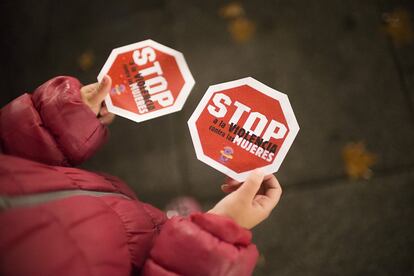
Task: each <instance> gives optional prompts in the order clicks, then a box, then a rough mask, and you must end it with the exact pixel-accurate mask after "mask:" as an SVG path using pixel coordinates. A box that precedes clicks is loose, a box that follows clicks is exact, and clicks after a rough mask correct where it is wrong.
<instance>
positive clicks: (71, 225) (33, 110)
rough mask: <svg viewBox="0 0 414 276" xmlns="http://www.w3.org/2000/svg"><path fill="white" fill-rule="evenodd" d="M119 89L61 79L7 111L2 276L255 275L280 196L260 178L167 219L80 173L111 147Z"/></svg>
mask: <svg viewBox="0 0 414 276" xmlns="http://www.w3.org/2000/svg"><path fill="white" fill-rule="evenodd" d="M110 88H111V79H110V78H109V77H108V76H105V77H104V79H103V81H102V82H101V83H100V84H92V85H87V86H82V85H81V83H80V82H79V81H78V80H77V79H75V78H72V77H56V78H54V79H51V80H50V81H48V82H46V83H45V84H43V85H42V86H40V87H39V88H37V89H36V90H35V91H34V93H33V94H23V95H22V96H20V97H18V98H17V99H15V100H14V101H12V102H11V103H9V104H8V105H6V106H5V107H3V108H2V109H1V110H0V142H1V151H2V154H0V275H5V276H6V275H7V276H8V275H34V276H36V275H99V276H101V275H111V276H113V275H147V276H149V275H161V276H163V275H165V276H167V275H168V276H172V275H214V276H217V275H235V276H242V275H250V274H251V273H252V271H253V269H254V266H255V263H256V260H257V257H258V252H257V249H256V246H255V245H254V244H252V243H251V238H252V237H251V236H252V235H251V232H250V230H249V229H251V228H252V227H254V226H255V225H257V224H258V223H260V222H261V221H263V220H264V219H266V217H267V216H268V215H269V213H270V212H271V210H272V209H273V208H274V207H275V206H276V204H277V202H278V201H279V198H280V195H281V188H280V185H279V183H278V182H277V180H276V178H275V177H274V176H273V175H269V176H264V175H263V174H262V173H261V172H260V171H254V172H253V173H252V174H251V175H250V176H249V178H248V179H247V180H246V181H245V182H244V183H243V185H241V183H237V182H235V181H234V180H228V181H227V182H226V183H225V184H224V185H222V189H223V191H224V192H226V193H228V195H227V196H226V197H224V198H223V199H222V200H221V201H220V202H219V203H218V204H217V205H216V206H215V207H214V208H213V209H211V210H210V211H208V212H207V213H194V214H192V215H190V216H189V217H186V218H185V217H179V216H175V217H173V218H171V219H167V218H166V216H165V215H164V213H163V212H162V211H160V210H158V209H156V208H155V207H153V206H151V205H149V204H146V203H143V202H141V201H139V200H138V199H137V197H136V195H135V194H134V193H133V192H132V191H131V190H130V189H129V188H128V186H127V185H125V184H124V183H123V182H122V181H121V180H119V179H117V178H115V177H113V176H109V175H105V174H100V173H92V172H88V171H85V170H82V169H78V168H75V167H73V166H76V165H79V164H81V163H82V162H83V161H85V160H86V159H88V158H89V157H91V156H92V155H93V154H94V153H95V152H96V151H97V150H98V148H99V147H100V146H101V145H102V144H103V143H104V142H105V139H106V137H107V134H108V130H107V127H106V125H108V124H109V123H110V122H111V121H112V119H113V115H112V114H110V113H109V112H108V111H107V109H106V107H105V106H104V105H103V99H104V97H105V96H106V95H107V94H108V92H109V90H110Z"/></svg>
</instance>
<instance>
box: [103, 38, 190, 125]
mask: <svg viewBox="0 0 414 276" xmlns="http://www.w3.org/2000/svg"><path fill="white" fill-rule="evenodd" d="M105 75H109V76H110V77H111V78H112V89H111V92H110V93H109V95H108V96H107V97H106V98H105V104H106V106H107V107H108V110H109V112H112V113H114V114H117V115H119V116H122V117H125V118H128V119H131V120H133V121H136V122H142V121H145V120H149V119H153V118H155V117H159V116H162V115H166V114H169V113H172V112H176V111H179V110H181V109H182V107H183V105H184V103H185V101H186V99H187V97H188V95H189V93H190V91H191V89H192V88H193V86H194V83H195V81H194V79H193V76H192V75H191V72H190V70H189V68H188V66H187V63H186V62H185V59H184V56H183V54H182V53H180V52H178V51H176V50H174V49H171V48H169V47H167V46H164V45H162V44H160V43H158V42H155V41H153V40H150V39H148V40H144V41H141V42H138V43H134V44H131V45H127V46H124V47H120V48H116V49H114V50H112V52H111V54H110V55H109V58H108V60H107V61H106V63H105V65H104V66H103V68H102V70H101V72H100V73H99V75H98V81H101V80H102V78H103V77H104V76H105Z"/></svg>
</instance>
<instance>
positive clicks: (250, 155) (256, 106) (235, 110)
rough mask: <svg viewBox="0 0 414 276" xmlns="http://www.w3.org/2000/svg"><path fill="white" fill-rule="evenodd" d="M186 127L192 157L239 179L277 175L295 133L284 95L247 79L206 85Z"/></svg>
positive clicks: (290, 111)
mask: <svg viewBox="0 0 414 276" xmlns="http://www.w3.org/2000/svg"><path fill="white" fill-rule="evenodd" d="M188 127H189V129H190V133H191V138H192V140H193V144H194V148H195V151H196V154H197V158H198V159H199V160H201V161H203V162H204V163H206V164H208V165H210V166H211V167H213V168H215V169H217V170H219V171H220V172H222V173H224V174H226V175H228V176H229V177H231V178H233V179H236V180H238V181H244V180H245V179H246V178H247V176H248V174H249V173H250V171H252V170H254V169H256V168H261V169H262V170H263V171H264V173H266V174H270V173H274V172H276V171H278V169H279V167H280V165H281V163H282V161H283V159H284V158H285V156H286V154H287V152H288V150H289V148H290V146H291V145H292V143H293V140H294V139H295V137H296V135H297V133H298V131H299V125H298V123H297V121H296V118H295V115H294V113H293V110H292V107H291V105H290V102H289V99H288V97H287V95H285V94H283V93H281V92H279V91H276V90H275V89H273V88H270V87H269V86H266V85H264V84H263V83H261V82H259V81H257V80H255V79H253V78H251V77H248V78H243V79H239V80H235V81H230V82H226V83H221V84H216V85H212V86H210V87H209V88H208V90H207V92H206V93H205V95H204V97H203V98H202V99H201V101H200V103H199V105H198V106H197V108H196V109H195V111H194V113H193V114H192V115H191V117H190V119H189V120H188Z"/></svg>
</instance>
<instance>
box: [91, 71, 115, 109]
mask: <svg viewBox="0 0 414 276" xmlns="http://www.w3.org/2000/svg"><path fill="white" fill-rule="evenodd" d="M111 86H112V79H111V77H110V76H108V75H105V76H104V77H103V78H102V80H101V82H100V83H99V86H98V88H97V89H96V92H95V95H93V97H92V98H91V100H90V101H91V102H92V103H93V104H96V105H99V104H101V103H102V102H103V100H104V99H105V97H106V95H108V93H109V91H111Z"/></svg>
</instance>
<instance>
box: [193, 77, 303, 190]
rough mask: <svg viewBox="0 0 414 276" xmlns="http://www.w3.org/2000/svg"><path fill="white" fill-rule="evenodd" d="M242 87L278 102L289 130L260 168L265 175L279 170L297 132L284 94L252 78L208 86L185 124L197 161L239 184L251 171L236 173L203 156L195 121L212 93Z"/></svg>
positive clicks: (294, 120)
mask: <svg viewBox="0 0 414 276" xmlns="http://www.w3.org/2000/svg"><path fill="white" fill-rule="evenodd" d="M242 85H248V86H250V87H251V88H253V89H256V90H257V91H258V92H261V93H263V94H265V95H266V96H269V97H271V98H273V99H275V100H277V101H279V103H280V106H281V108H282V111H283V114H284V116H285V118H286V123H287V125H288V128H289V133H288V135H287V136H286V138H285V141H284V142H283V144H282V145H281V147H280V149H279V152H278V153H277V155H276V157H275V159H274V160H273V162H272V164H270V165H267V166H265V167H262V168H261V169H262V170H263V172H264V173H265V174H271V173H275V172H277V171H278V170H279V167H280V165H281V164H282V161H283V159H285V156H286V154H287V152H288V151H289V148H290V146H291V145H292V143H293V140H295V137H296V135H297V134H298V132H299V125H298V122H297V121H296V117H295V114H294V113H293V109H292V106H291V105H290V102H289V98H288V96H287V95H286V94H284V93H281V92H279V91H277V90H275V89H273V88H271V87H269V86H267V85H265V84H263V83H261V82H259V81H257V80H255V79H254V78H252V77H247V78H243V79H239V80H235V81H229V82H224V83H220V84H216V85H212V86H210V87H209V88H208V89H207V91H206V93H205V94H204V96H203V98H202V99H201V101H200V103H199V104H198V105H197V107H196V109H195V110H194V113H193V114H192V115H191V117H190V119H188V122H187V123H188V128H189V129H190V134H191V139H192V140H193V144H194V148H195V152H196V155H197V159H198V160H200V161H202V162H204V163H206V164H207V165H209V166H211V167H213V168H215V169H216V170H218V171H220V172H222V173H224V174H225V175H227V176H229V177H231V178H233V179H235V180H237V181H240V182H242V181H244V180H246V178H247V176H248V175H249V173H250V172H251V171H246V172H243V173H237V172H235V171H233V170H231V169H229V168H228V167H226V166H224V165H223V164H221V163H220V162H218V161H216V160H214V159H212V158H210V157H208V156H207V155H205V154H204V152H203V148H202V146H201V141H200V137H199V135H198V131H197V126H196V121H197V120H198V118H199V117H200V115H201V113H202V112H203V110H204V109H205V108H206V106H207V104H208V102H209V101H210V99H211V97H212V96H213V94H214V93H216V92H219V91H223V90H227V89H230V88H234V87H239V86H242Z"/></svg>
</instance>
